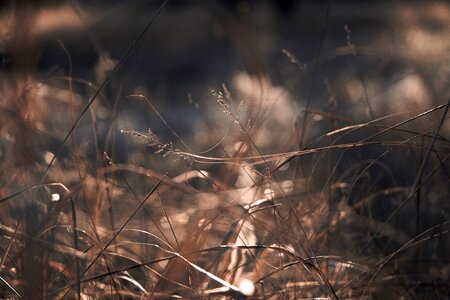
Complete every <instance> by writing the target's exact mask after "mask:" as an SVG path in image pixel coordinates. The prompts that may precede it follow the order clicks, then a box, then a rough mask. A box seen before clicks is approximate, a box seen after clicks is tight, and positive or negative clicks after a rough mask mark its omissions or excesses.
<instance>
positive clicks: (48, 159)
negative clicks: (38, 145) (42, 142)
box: [44, 151, 55, 164]
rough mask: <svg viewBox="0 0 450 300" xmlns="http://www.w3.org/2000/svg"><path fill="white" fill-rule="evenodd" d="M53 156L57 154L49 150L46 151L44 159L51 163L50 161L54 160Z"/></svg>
mask: <svg viewBox="0 0 450 300" xmlns="http://www.w3.org/2000/svg"><path fill="white" fill-rule="evenodd" d="M53 156H55V155H54V154H53V153H51V152H48V151H47V152H45V154H44V160H45V162H46V163H47V164H49V163H50V162H51V161H52V159H53Z"/></svg>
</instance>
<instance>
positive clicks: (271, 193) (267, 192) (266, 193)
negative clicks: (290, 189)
mask: <svg viewBox="0 0 450 300" xmlns="http://www.w3.org/2000/svg"><path fill="white" fill-rule="evenodd" d="M264 196H266V199H267V200H272V199H273V198H274V197H275V192H274V191H273V190H272V189H265V190H264Z"/></svg>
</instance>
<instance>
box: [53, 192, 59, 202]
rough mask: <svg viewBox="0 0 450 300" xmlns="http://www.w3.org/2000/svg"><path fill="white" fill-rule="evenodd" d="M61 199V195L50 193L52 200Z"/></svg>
mask: <svg viewBox="0 0 450 300" xmlns="http://www.w3.org/2000/svg"><path fill="white" fill-rule="evenodd" d="M59 199H61V196H60V195H59V194H56V193H55V194H52V201H59Z"/></svg>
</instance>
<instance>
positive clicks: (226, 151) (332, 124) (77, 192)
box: [0, 1, 450, 299]
mask: <svg viewBox="0 0 450 300" xmlns="http://www.w3.org/2000/svg"><path fill="white" fill-rule="evenodd" d="M166 2H167V1H166ZM166 2H165V3H164V4H163V6H162V7H161V8H160V9H163V8H164V5H165V4H166ZM24 3H26V2H24ZM33 9H34V8H33V7H32V6H27V5H26V4H23V7H20V6H19V7H18V8H17V11H16V14H24V16H23V18H24V19H25V20H28V22H29V24H28V25H27V24H25V25H24V26H19V24H18V22H19V21H18V19H15V21H12V22H13V26H12V32H13V33H14V34H13V35H12V36H13V38H12V39H10V40H9V43H10V47H11V49H13V52H12V53H13V54H14V57H13V61H20V62H21V63H19V64H17V65H13V69H12V70H11V71H10V72H9V73H8V74H7V75H8V76H5V77H4V78H3V79H2V80H1V84H2V89H1V92H0V104H1V107H0V120H1V122H0V126H1V127H0V147H1V148H0V197H1V199H0V205H1V210H0V233H1V234H0V295H1V297H2V298H4V299H63V298H65V299H147V298H150V299H153V298H164V299H166V298H169V299H170V298H176V299H177V298H189V299H197V298H198V299H203V298H208V299H224V298H227V299H247V298H249V299H311V298H314V299H351V298H358V299H399V298H403V299H416V298H417V299H418V298H428V299H429V298H433V299H446V297H448V294H449V291H450V286H449V282H450V280H449V279H450V277H449V276H450V268H449V260H448V253H450V240H449V235H448V234H449V230H450V219H449V212H450V211H449V209H450V206H449V204H448V199H449V180H450V176H449V171H450V169H449V163H448V159H449V153H450V141H449V139H448V137H449V131H448V108H449V105H450V100H448V101H447V99H443V98H440V99H434V98H433V97H431V96H430V98H429V99H428V100H427V102H425V103H415V102H414V101H413V102H411V101H409V102H408V99H405V100H404V101H405V102H402V103H403V104H404V103H406V104H405V105H406V106H408V105H412V104H411V103H413V105H414V107H413V108H412V109H406V108H405V107H406V106H401V108H402V109H400V107H399V106H395V105H388V106H386V109H385V110H383V109H381V108H380V106H379V105H377V103H374V102H376V101H381V100H380V96H379V95H378V94H376V95H369V96H370V97H369V96H368V94H367V90H366V89H369V88H370V87H369V84H365V82H364V81H350V80H349V82H348V84H347V85H346V86H345V88H344V89H346V90H347V92H348V94H349V95H350V96H352V97H354V98H355V99H356V98H358V97H359V100H358V101H356V100H353V101H354V102H353V103H350V105H349V106H348V107H339V105H340V104H339V103H338V102H339V101H338V100H337V99H336V97H334V96H333V92H332V91H333V85H334V84H337V83H341V82H342V78H336V80H335V82H336V83H334V82H330V81H332V79H327V80H325V81H326V84H325V85H326V86H327V87H328V90H327V91H324V92H323V93H324V94H325V95H327V97H328V99H329V101H328V103H327V104H326V105H324V106H323V107H316V106H315V105H313V104H311V103H309V102H310V101H309V100H308V99H306V101H305V103H307V104H306V105H304V106H301V105H303V104H299V103H297V102H295V101H293V99H292V97H291V96H290V91H289V88H288V86H286V87H279V86H275V85H274V84H273V83H271V81H270V79H269V77H268V76H267V75H262V74H261V75H259V76H250V75H248V74H246V73H244V72H241V73H239V74H237V75H236V76H235V77H234V79H233V80H232V82H230V84H229V86H228V85H225V84H224V85H222V86H221V87H218V88H217V89H216V90H215V91H212V93H211V95H210V99H208V100H214V101H209V103H210V104H209V105H208V104H202V105H204V107H205V110H206V111H207V113H206V114H205V116H204V118H203V119H202V120H200V121H199V122H197V124H196V125H195V126H196V127H195V130H194V132H193V134H186V135H182V134H178V133H177V131H179V130H182V128H178V127H177V124H169V122H168V121H167V120H166V119H165V118H164V113H163V112H160V111H159V110H158V103H157V102H155V101H154V100H152V99H150V98H148V97H146V95H142V94H137V95H129V96H128V97H123V98H125V100H123V99H121V98H122V97H119V96H118V97H116V98H115V99H108V95H107V93H103V92H104V89H105V87H107V86H108V83H109V81H110V79H111V74H114V72H115V71H116V70H117V68H118V67H119V66H120V65H121V64H122V63H124V62H126V60H127V59H128V58H129V55H130V54H131V53H132V51H135V50H136V49H135V48H137V47H138V45H139V44H138V42H139V40H140V39H141V37H142V35H143V34H144V33H145V32H146V31H148V30H149V29H150V30H151V24H152V22H153V20H157V16H158V13H156V14H155V17H154V18H152V19H151V20H150V21H149V22H148V23H147V25H146V26H145V27H144V28H143V29H142V31H141V32H140V33H139V34H138V35H137V37H136V39H135V40H134V42H133V43H132V44H130V46H129V47H128V48H127V50H126V51H125V53H124V55H123V56H122V57H121V58H120V59H119V60H118V61H112V60H108V59H107V58H105V57H104V64H109V65H108V66H104V68H103V69H102V67H101V66H99V67H98V68H97V73H99V74H98V77H99V78H102V79H103V81H102V82H100V83H99V84H98V85H95V84H93V83H89V82H87V81H83V80H79V79H76V78H73V77H72V76H71V73H70V72H69V74H67V76H66V77H63V78H62V77H58V78H51V79H47V80H45V81H43V80H38V79H37V78H35V76H34V75H33V74H34V70H33V68H34V65H35V62H34V61H33V58H34V54H33V51H35V49H33V48H32V45H33V44H34V41H33V39H32V35H31V33H30V32H27V28H28V29H29V30H31V29H30V28H32V26H31V25H30V24H33V22H34V21H33V13H34V11H33ZM14 24H15V25H14ZM346 30H347V31H348V28H346ZM347 39H348V40H347V42H348V44H347V46H346V47H343V48H340V49H336V50H334V51H332V52H331V53H326V54H324V55H321V56H318V57H317V58H316V59H315V60H314V61H312V62H311V63H309V64H303V63H300V62H299V60H298V59H297V57H296V56H295V54H293V53H291V52H290V51H288V50H283V51H284V53H285V54H286V56H287V61H289V60H290V61H291V62H292V63H293V64H294V65H296V66H298V67H299V69H298V72H299V73H301V74H302V76H304V77H303V78H306V79H305V80H306V81H308V80H310V79H311V78H313V79H314V77H316V70H317V68H318V67H319V66H320V65H322V64H325V63H326V62H327V61H330V60H333V59H334V58H336V57H341V56H346V55H350V56H352V55H353V56H354V58H355V60H356V55H357V54H360V53H362V52H367V50H368V49H365V48H359V47H356V46H354V45H353V44H352V43H351V39H350V33H349V32H347ZM24 44H26V45H30V47H29V48H26V49H27V50H26V51H25V50H23V49H24V48H23V47H22V45H24ZM62 47H63V48H64V46H63V45H62ZM64 49H65V48H64ZM369 50H370V51H371V52H375V53H374V55H381V56H383V57H384V58H385V56H386V55H387V54H386V53H385V52H383V53H382V54H380V52H378V49H374V48H370V49H369ZM381 51H385V49H382V50H381ZM66 54H67V58H68V61H69V62H70V64H71V63H72V62H71V58H70V54H69V53H68V52H67V50H66ZM131 55H132V54H131ZM390 59H394V58H392V57H391V58H390ZM395 59H399V58H398V57H397V58H395ZM111 64H112V65H111ZM108 70H110V71H111V70H112V72H109V73H108V72H107V71H108ZM408 78H409V79H411V78H410V77H408ZM416 79H417V78H415V79H414V78H413V79H411V80H412V82H413V83H415V84H418V83H417V81H414V80H416ZM300 84H302V83H300ZM409 84H411V82H409ZM393 85H395V84H393ZM388 88H390V87H388ZM394 90H395V97H401V95H400V96H398V93H399V92H401V91H402V90H403V89H402V87H398V86H397V85H395V88H394ZM358 95H359V96H358ZM427 95H428V94H427ZM305 97H307V96H305ZM405 97H406V96H405ZM408 97H414V95H408ZM424 97H425V96H424ZM439 97H445V95H439ZM414 99H415V98H414ZM123 101H128V102H129V103H135V104H136V105H140V106H142V107H146V108H147V109H148V112H149V115H151V116H152V118H155V119H156V120H158V123H159V124H161V126H162V127H164V128H165V130H166V131H167V132H169V135H167V136H166V135H164V136H161V135H158V134H155V133H154V132H153V131H152V130H151V129H149V130H148V131H146V132H140V131H138V130H136V129H135V128H133V125H132V124H133V123H132V120H130V118H131V117H129V116H126V115H123V114H121V107H122V105H123ZM446 101H447V102H446ZM205 103H206V101H205ZM211 103H213V104H211ZM399 103H400V102H399ZM403 104H402V105H403ZM420 104H423V105H421V106H420ZM399 105H400V104H399ZM343 106H344V105H343ZM419 106H420V107H419ZM356 112H361V114H357V115H355V114H356ZM124 139H125V142H123V140H124ZM120 141H122V143H125V145H126V147H125V146H124V145H123V144H121V142H120Z"/></svg>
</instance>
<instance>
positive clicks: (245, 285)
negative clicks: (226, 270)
mask: <svg viewBox="0 0 450 300" xmlns="http://www.w3.org/2000/svg"><path fill="white" fill-rule="evenodd" d="M237 286H238V288H239V289H240V290H241V292H242V294H244V295H246V296H251V295H253V293H254V292H255V285H254V284H253V281H251V280H250V279H248V278H243V279H241V280H240V281H239V283H238V284H237Z"/></svg>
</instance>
